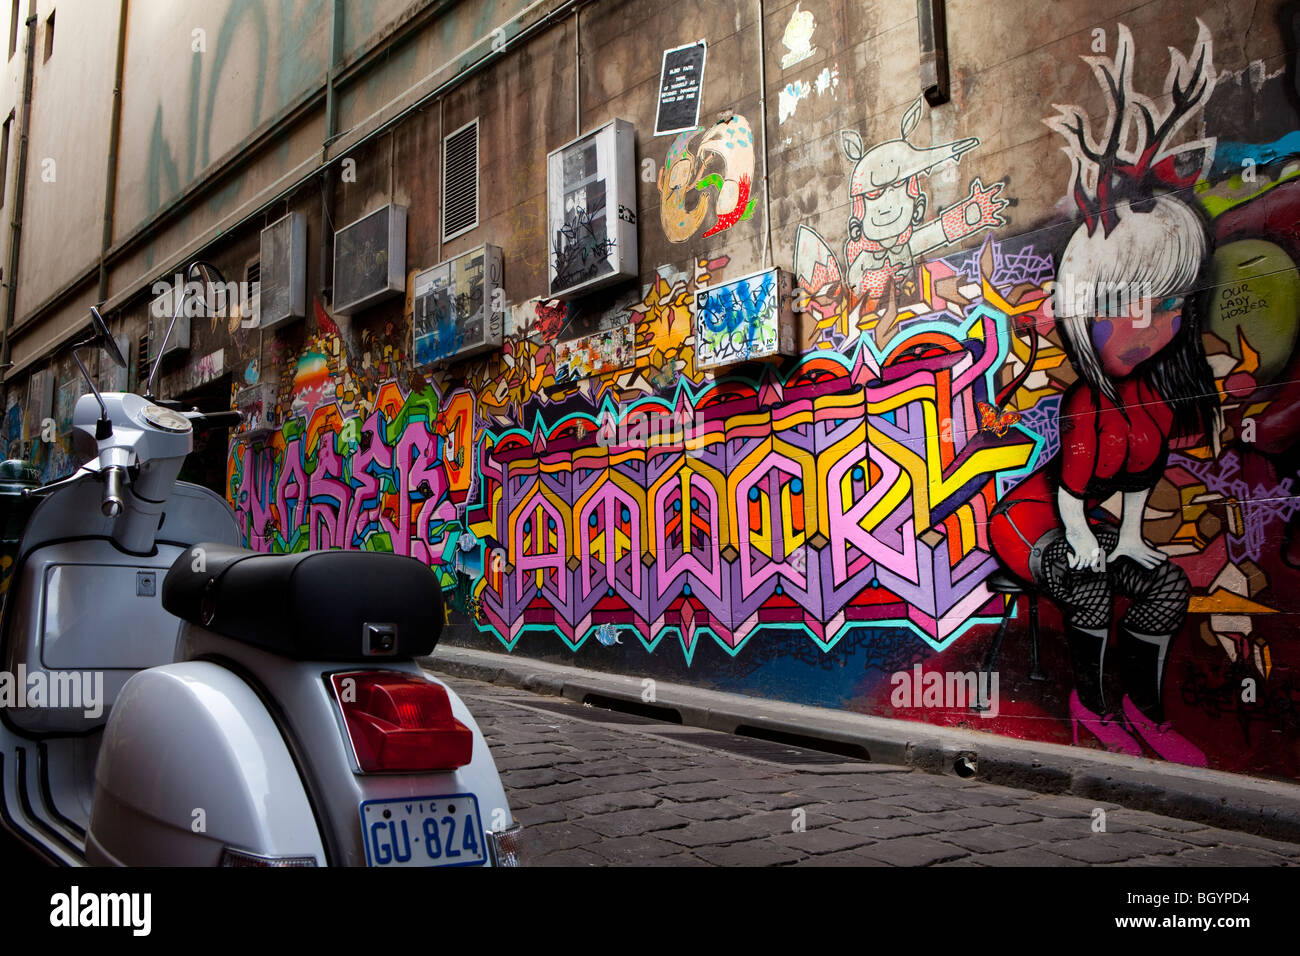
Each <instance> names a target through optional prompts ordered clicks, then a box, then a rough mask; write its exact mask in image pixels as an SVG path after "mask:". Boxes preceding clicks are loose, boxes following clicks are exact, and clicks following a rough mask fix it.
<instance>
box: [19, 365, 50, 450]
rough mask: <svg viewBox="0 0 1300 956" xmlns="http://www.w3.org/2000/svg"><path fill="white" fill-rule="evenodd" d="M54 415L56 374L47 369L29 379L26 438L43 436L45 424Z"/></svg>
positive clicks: (24, 433)
mask: <svg viewBox="0 0 1300 956" xmlns="http://www.w3.org/2000/svg"><path fill="white" fill-rule="evenodd" d="M53 414H54V373H53V372H52V371H50V370H49V369H47V368H43V369H41V370H40V371H37V372H32V374H31V375H30V376H29V377H28V379H27V418H26V425H27V427H26V429H25V430H24V432H23V437H24V438H35V437H37V436H39V435H40V434H41V429H42V427H43V423H44V422H45V420H46V419H47V418H50V417H52V416H53Z"/></svg>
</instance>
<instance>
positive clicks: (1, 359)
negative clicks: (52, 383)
mask: <svg viewBox="0 0 1300 956" xmlns="http://www.w3.org/2000/svg"><path fill="white" fill-rule="evenodd" d="M35 47H36V0H29V2H28V4H27V52H26V53H25V54H24V63H23V118H22V129H21V131H20V132H19V134H18V171H17V173H16V174H15V176H14V211H13V214H12V216H11V217H10V220H9V229H10V236H9V271H8V272H7V273H6V275H5V278H6V279H7V280H8V281H7V282H6V283H5V324H4V329H3V330H2V331H0V371H3V372H4V373H5V378H6V379H7V378H8V374H7V373H8V371H9V354H10V347H9V346H10V343H9V330H10V329H11V328H13V324H14V309H15V308H16V307H17V306H18V246H19V240H20V239H21V238H22V232H23V194H24V193H25V192H26V191H27V137H28V133H29V132H30V128H31V124H32V72H33V70H34V69H35V63H34V61H33V52H34V49H35ZM5 390H6V392H7V391H8V388H6V389H5ZM5 397H6V398H8V396H7V395H6V396H5Z"/></svg>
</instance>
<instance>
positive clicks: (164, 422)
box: [140, 405, 191, 435]
mask: <svg viewBox="0 0 1300 956" xmlns="http://www.w3.org/2000/svg"><path fill="white" fill-rule="evenodd" d="M140 418H141V420H143V421H144V423H145V424H146V425H152V426H153V427H154V428H157V429H160V430H161V431H165V432H173V433H175V434H178V435H184V434H185V433H186V432H188V431H190V430H191V426H190V420H189V419H188V418H186V417H185V416H184V415H182V414H180V413H179V412H174V411H172V410H171V409H170V408H163V407H162V406H161V405H146V406H145V407H144V408H142V409H140Z"/></svg>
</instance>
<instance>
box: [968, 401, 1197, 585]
mask: <svg viewBox="0 0 1300 956" xmlns="http://www.w3.org/2000/svg"><path fill="white" fill-rule="evenodd" d="M1116 395H1117V398H1118V399H1119V402H1118V404H1117V403H1116V402H1114V401H1112V400H1111V399H1110V398H1108V397H1107V396H1105V395H1100V394H1094V393H1093V391H1092V389H1090V388H1089V387H1088V386H1087V384H1086V383H1084V382H1076V383H1075V384H1074V385H1072V386H1071V387H1070V388H1069V389H1068V390H1067V391H1066V393H1065V397H1064V398H1063V399H1062V401H1061V406H1060V413H1059V414H1060V422H1059V427H1060V432H1061V453H1060V455H1058V456H1057V457H1056V458H1053V459H1052V461H1051V462H1049V463H1048V464H1047V465H1046V466H1044V467H1043V468H1040V469H1039V470H1038V471H1036V472H1034V474H1032V475H1031V476H1030V477H1028V478H1026V479H1025V480H1024V481H1022V482H1021V483H1020V484H1019V485H1017V486H1016V487H1015V488H1013V489H1012V490H1011V491H1010V492H1008V493H1007V494H1006V495H1005V496H1004V497H1003V498H1002V500H1001V501H999V502H998V505H997V508H996V509H995V511H994V515H995V518H994V519H993V520H992V521H990V522H989V543H990V544H991V545H992V548H993V552H994V553H995V554H996V555H997V556H998V558H999V560H1001V561H1002V563H1003V565H1004V566H1005V567H1006V568H1007V570H1009V571H1011V572H1012V573H1013V574H1015V575H1016V577H1018V578H1021V579H1022V580H1024V581H1032V580H1033V570H1032V568H1031V566H1030V552H1031V551H1032V549H1033V545H1032V544H1031V543H1030V542H1033V541H1037V540H1038V539H1039V538H1041V537H1042V536H1043V535H1045V534H1046V533H1047V532H1048V531H1051V530H1052V529H1054V528H1058V527H1060V522H1061V519H1060V515H1059V514H1058V512H1057V509H1056V499H1057V493H1058V491H1059V489H1060V488H1062V487H1064V488H1065V489H1066V490H1067V491H1068V492H1069V493H1070V494H1071V495H1072V496H1074V497H1075V498H1079V499H1083V500H1084V501H1085V505H1086V508H1087V509H1089V510H1091V509H1092V508H1095V507H1097V505H1099V504H1100V503H1101V502H1102V501H1104V500H1105V499H1107V498H1109V497H1110V496H1111V495H1113V494H1115V493H1116V492H1125V491H1139V490H1141V489H1143V488H1152V487H1154V486H1155V483H1156V482H1157V481H1159V480H1160V475H1161V473H1162V472H1163V471H1164V468H1165V462H1166V460H1167V459H1168V457H1169V454H1168V452H1169V447H1168V443H1169V438H1170V430H1171V429H1172V427H1173V421H1174V416H1173V412H1172V410H1171V409H1170V408H1169V406H1168V405H1166V404H1165V402H1164V400H1163V399H1161V398H1160V395H1159V394H1158V393H1157V392H1156V391H1155V389H1153V388H1152V387H1151V386H1150V385H1149V384H1147V382H1145V381H1144V380H1142V379H1140V378H1128V379H1125V380H1123V381H1122V382H1120V383H1119V384H1118V385H1117V387H1116ZM1010 515H1014V516H1015V523H1014V524H1013V523H1012V522H1011V520H1010Z"/></svg>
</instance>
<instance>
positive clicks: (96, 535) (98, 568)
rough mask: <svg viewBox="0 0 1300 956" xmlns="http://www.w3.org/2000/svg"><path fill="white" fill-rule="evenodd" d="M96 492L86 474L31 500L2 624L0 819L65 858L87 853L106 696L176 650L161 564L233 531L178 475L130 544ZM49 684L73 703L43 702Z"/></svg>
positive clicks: (233, 536) (217, 507)
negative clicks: (153, 528) (150, 532)
mask: <svg viewBox="0 0 1300 956" xmlns="http://www.w3.org/2000/svg"><path fill="white" fill-rule="evenodd" d="M102 494H103V487H102V485H101V484H100V482H98V481H96V480H95V479H94V478H92V477H91V476H89V475H86V476H83V477H81V478H78V479H76V480H74V481H71V482H69V483H68V484H66V485H64V486H62V487H60V488H58V489H56V490H54V491H53V492H50V493H49V494H48V495H47V496H46V497H44V498H43V499H42V500H41V503H40V504H39V505H37V507H36V508H35V509H34V510H33V512H32V515H31V518H30V519H29V520H28V522H27V526H26V527H25V528H24V530H23V537H22V541H21V543H20V545H19V549H18V553H17V556H16V559H15V567H14V574H13V577H12V579H11V582H10V586H9V589H8V593H7V594H6V596H5V607H4V615H3V622H2V624H0V635H2V640H3V645H2V647H0V661H3V662H4V667H5V670H6V672H7V673H6V675H5V679H7V680H8V681H9V682H10V686H9V687H8V688H6V689H5V690H4V692H3V693H0V702H2V703H3V707H2V708H0V775H2V779H0V788H2V793H3V800H4V803H5V807H4V813H3V814H0V817H2V818H3V822H4V825H5V826H6V827H7V828H8V829H10V830H11V831H13V832H14V833H15V835H17V836H19V837H21V838H23V839H25V840H28V841H30V842H32V843H34V844H37V845H39V846H40V847H41V848H42V850H43V852H45V853H46V854H47V855H48V856H49V857H51V858H52V859H56V860H57V861H58V862H62V863H80V862H83V859H82V853H83V851H84V847H85V836H86V827H87V825H88V823H89V807H90V797H91V792H92V780H91V774H92V772H93V768H94V766H95V763H96V759H97V752H98V749H99V742H100V740H101V735H102V730H103V726H104V724H105V723H106V721H107V719H108V716H109V714H110V713H111V710H112V706H113V703H114V701H115V700H116V699H117V697H118V695H119V693H120V692H121V691H122V689H123V688H124V687H125V685H126V683H127V682H128V681H129V680H130V678H131V677H132V676H133V675H135V674H136V673H137V672H139V671H140V670H142V669H143V668H146V667H152V666H157V665H160V664H167V663H170V662H172V661H174V660H175V653H176V640H177V636H178V634H179V629H180V621H179V620H178V619H176V618H175V617H173V616H172V615H170V614H167V613H166V612H165V611H164V610H163V608H162V603H161V596H160V590H161V584H162V580H163V577H164V576H165V575H166V571H167V568H168V567H169V566H170V565H171V562H172V561H174V560H175V559H176V557H177V556H179V555H180V554H181V553H182V552H183V551H184V550H185V549H186V548H188V547H190V543H191V542H194V541H221V542H229V543H231V544H237V543H238V541H239V530H238V526H237V525H236V523H235V518H234V513H233V512H232V511H231V509H230V506H229V505H228V504H227V503H226V502H225V501H224V500H223V499H222V498H221V496H220V495H217V494H215V493H214V492H212V491H209V490H208V489H206V488H202V487H199V486H197V485H190V484H185V483H178V484H176V485H175V487H174V488H173V489H172V494H171V496H170V497H169V498H168V500H167V502H166V503H165V504H164V505H163V506H162V510H161V512H160V514H159V516H158V517H157V518H156V519H155V520H156V521H158V522H159V524H160V527H159V529H158V532H157V536H156V537H157V541H156V543H154V544H153V545H152V546H151V548H150V550H149V552H147V553H142V554H132V553H130V552H128V551H127V550H125V549H123V548H122V547H121V546H120V545H118V544H115V543H114V541H113V529H114V523H113V519H110V518H106V517H104V516H103V514H102V512H101V510H100V502H101V498H102ZM141 575H142V576H143V577H141ZM106 585H107V587H105V586H106ZM150 585H152V589H151V588H150ZM150 590H152V593H149V592H150ZM20 678H21V679H20ZM36 686H42V687H44V690H45V700H44V702H43V704H40V702H39V701H37V700H36V699H35V698H34V696H33V693H32V688H34V687H36ZM56 690H57V692H58V696H57V699H58V701H59V702H61V703H71V704H72V705H73V706H64V707H54V706H50V705H51V704H52V703H53V702H55V700H56V696H55V694H56ZM88 692H89V693H93V696H94V697H95V698H96V699H95V700H90V699H88V696H89V694H88ZM78 693H79V694H80V696H81V700H80V701H77V700H76V699H75V698H76V696H77V694H78ZM33 704H40V705H39V706H32V705H33ZM87 705H89V706H87Z"/></svg>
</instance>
